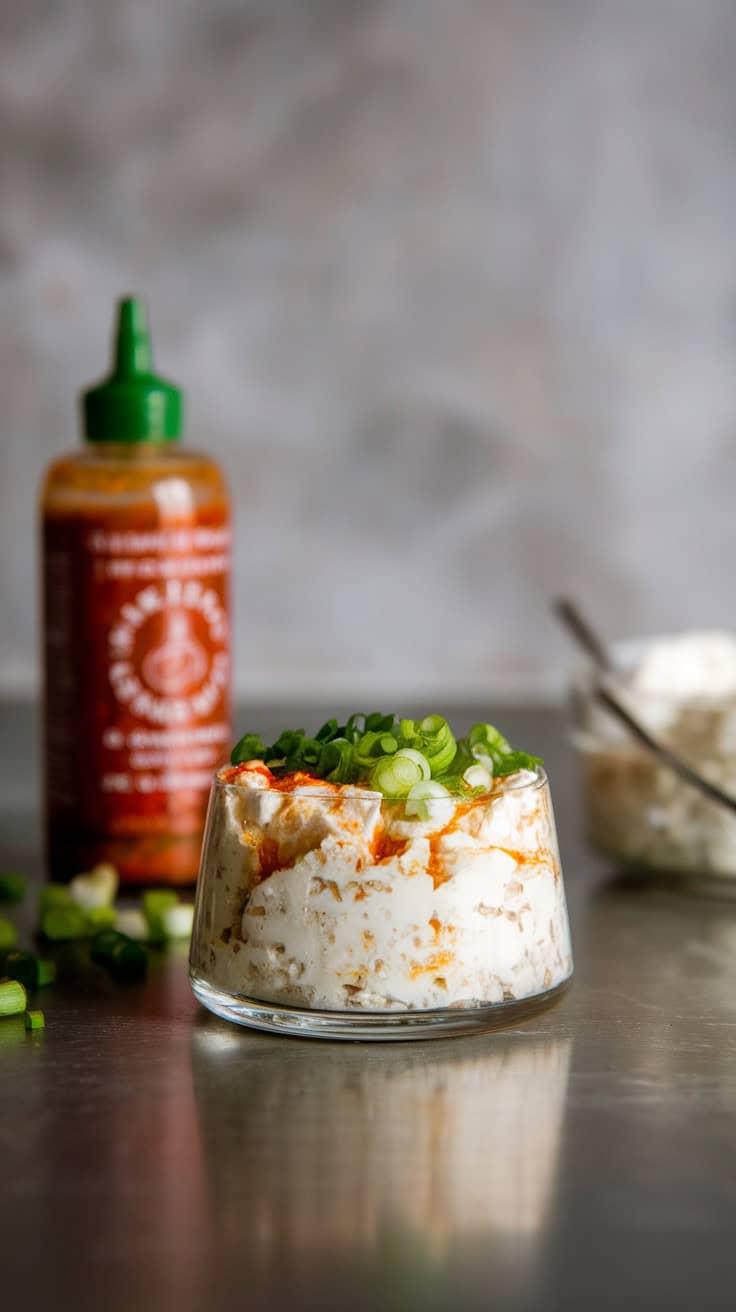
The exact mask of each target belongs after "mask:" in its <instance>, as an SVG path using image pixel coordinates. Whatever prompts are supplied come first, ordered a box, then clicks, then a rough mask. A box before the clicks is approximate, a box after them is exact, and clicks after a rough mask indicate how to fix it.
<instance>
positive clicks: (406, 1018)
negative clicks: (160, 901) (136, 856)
mask: <svg viewBox="0 0 736 1312" xmlns="http://www.w3.org/2000/svg"><path fill="white" fill-rule="evenodd" d="M232 773H233V772H232V770H226V771H221V772H220V774H219V775H217V776H215V781H214V785H213V789H212V796H211V800H210V807H209V814H208V819H207V828H206V832H205V838H204V845H203V850H202V862H201V869H200V875H199V882H198V885H197V895H196V910H195V921H194V931H193V935H192V944H191V955H190V974H191V981H192V987H193V989H194V992H195V994H196V996H197V997H198V998H199V1000H200V1001H201V1002H202V1003H203V1004H204V1006H206V1007H208V1008H209V1009H210V1010H211V1011H213V1012H215V1013H216V1014H217V1015H220V1016H223V1017H225V1018H227V1019H229V1020H233V1021H236V1022H239V1023H241V1024H244V1025H251V1026H255V1027H256V1028H258V1029H266V1030H273V1031H280V1032H286V1033H292V1034H300V1035H302V1036H305V1035H320V1036H324V1037H329V1038H346V1039H355V1038H369V1039H386V1038H399V1039H404V1038H420V1037H424V1036H428V1035H442V1034H449V1033H461V1032H467V1031H471V1030H474V1029H477V1028H486V1027H488V1026H489V1025H493V1024H501V1023H507V1022H508V1021H510V1020H515V1019H517V1018H518V1017H519V1016H521V1015H523V1014H524V1013H525V1012H527V1011H529V1010H532V1009H536V1008H538V1007H539V1006H540V1005H542V1004H545V1003H547V1002H549V1001H551V1000H552V999H553V998H554V997H556V995H557V994H558V993H559V992H560V991H561V989H562V988H563V987H564V985H565V983H566V982H567V981H568V980H569V978H570V976H571V974H572V955H571V948H570V936H569V927H568V920H567V909H566V904H565V894H564V888H563V882H562V875H561V871H560V863H559V853H558V847H557V838H556V833H555V824H554V817H553V813H552V804H551V799H550V794H549V786H548V783H547V777H546V775H545V773H544V771H542V770H538V771H536V772H530V771H525V772H523V773H520V774H519V775H517V776H513V777H512V778H511V779H510V780H508V781H500V782H499V784H498V785H497V786H496V788H495V789H494V790H493V791H492V792H491V793H489V794H486V795H484V796H482V797H478V798H474V799H473V800H470V801H463V802H458V801H457V800H455V799H451V798H443V799H437V800H432V801H430V802H427V803H426V812H425V815H424V816H423V817H419V816H412V815H407V804H406V803H405V802H400V801H386V800H385V799H383V798H382V797H381V795H380V794H378V793H373V792H368V791H367V790H366V789H360V788H357V787H350V786H342V787H339V788H338V787H334V786H330V785H329V784H326V783H320V784H319V786H317V785H315V786H313V787H311V788H310V787H307V788H303V789H298V790H296V791H288V792H287V791H284V790H282V789H279V788H278V786H271V785H273V780H271V783H270V784H269V782H268V781H267V780H266V779H265V778H264V777H263V776H260V778H259V777H258V776H257V772H253V771H247V772H246V775H244V776H241V779H240V781H238V782H232V781H228V779H230V777H231V776H232ZM223 774H225V775H227V776H228V779H223V778H222V775H223ZM246 776H247V777H246Z"/></svg>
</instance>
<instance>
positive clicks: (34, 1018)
mask: <svg viewBox="0 0 736 1312" xmlns="http://www.w3.org/2000/svg"><path fill="white" fill-rule="evenodd" d="M45 1026H46V1018H45V1016H44V1014H43V1012H42V1011H27V1012H26V1029H27V1030H42V1029H44V1028H45Z"/></svg>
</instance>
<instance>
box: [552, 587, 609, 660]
mask: <svg viewBox="0 0 736 1312" xmlns="http://www.w3.org/2000/svg"><path fill="white" fill-rule="evenodd" d="M553 607H554V611H555V614H556V615H557V616H558V618H559V619H560V620H562V623H563V624H564V626H565V628H566V629H568V630H569V631H570V633H571V634H572V636H573V638H574V639H575V641H576V642H577V643H578V645H579V646H580V647H582V648H583V650H584V651H587V653H588V655H589V656H590V658H591V659H592V661H593V664H594V665H596V666H597V667H598V669H599V670H610V671H611V672H613V662H612V660H611V657H610V656H609V654H608V648H607V647H606V644H605V643H604V641H603V639H602V638H601V637H600V636H599V635H598V634H597V633H596V632H595V629H593V628H592V627H591V625H590V623H589V622H588V620H586V619H585V618H584V616H583V615H582V613H581V611H579V610H578V608H577V606H576V605H575V602H574V601H570V598H569V597H559V598H558V599H557V601H555V602H554V603H553Z"/></svg>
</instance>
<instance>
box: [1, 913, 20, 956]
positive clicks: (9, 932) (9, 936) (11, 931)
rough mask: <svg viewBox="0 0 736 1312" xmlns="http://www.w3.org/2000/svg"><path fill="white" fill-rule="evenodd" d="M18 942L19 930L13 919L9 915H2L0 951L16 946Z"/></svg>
mask: <svg viewBox="0 0 736 1312" xmlns="http://www.w3.org/2000/svg"><path fill="white" fill-rule="evenodd" d="M17 942H18V931H17V929H16V928H15V925H14V924H13V922H12V920H8V918H7V916H0V951H7V950H8V949H12V948H14V947H15V945H16V943H17Z"/></svg>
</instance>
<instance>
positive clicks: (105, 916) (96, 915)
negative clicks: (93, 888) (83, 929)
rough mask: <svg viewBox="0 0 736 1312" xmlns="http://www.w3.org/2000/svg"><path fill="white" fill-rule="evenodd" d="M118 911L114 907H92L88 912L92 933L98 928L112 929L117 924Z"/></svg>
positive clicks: (88, 922)
mask: <svg viewBox="0 0 736 1312" xmlns="http://www.w3.org/2000/svg"><path fill="white" fill-rule="evenodd" d="M116 921H117V912H116V910H115V908H114V907H91V908H90V910H89V911H88V912H87V924H88V926H89V932H90V934H94V933H95V932H96V930H98V929H110V928H112V927H114V926H115V924H116Z"/></svg>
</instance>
